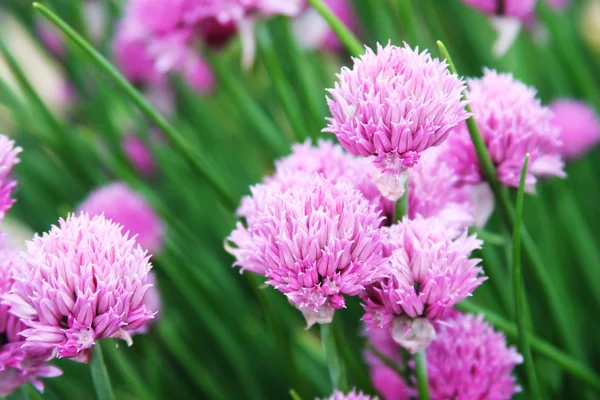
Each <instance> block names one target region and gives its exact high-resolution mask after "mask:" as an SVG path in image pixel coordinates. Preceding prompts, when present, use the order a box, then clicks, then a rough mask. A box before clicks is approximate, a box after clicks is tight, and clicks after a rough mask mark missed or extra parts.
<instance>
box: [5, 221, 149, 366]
mask: <svg viewBox="0 0 600 400" xmlns="http://www.w3.org/2000/svg"><path fill="white" fill-rule="evenodd" d="M121 231H122V228H121V227H120V226H119V225H117V224H116V223H113V222H111V221H109V220H107V219H105V218H104V217H103V216H96V217H93V218H90V217H88V215H87V214H81V215H80V216H78V217H75V216H73V215H71V216H69V217H68V218H67V220H66V221H65V220H62V219H61V220H60V221H59V226H54V227H52V229H51V230H50V232H48V233H45V234H44V235H43V236H41V237H40V236H35V237H34V238H33V239H32V240H31V241H30V242H28V243H27V251H26V252H25V253H24V255H23V258H24V262H23V263H19V264H18V265H17V266H16V267H15V268H14V275H13V276H14V283H13V285H12V288H11V290H10V292H9V294H8V295H6V296H5V297H4V304H5V305H8V306H10V312H11V313H12V314H14V315H15V316H17V317H18V318H20V319H21V320H22V321H23V323H24V324H25V325H27V327H28V328H27V329H25V330H24V331H23V332H22V333H21V335H23V336H24V337H25V338H26V342H25V344H24V345H23V346H24V348H25V349H27V348H34V349H48V350H52V351H54V352H55V354H56V355H57V356H58V357H64V358H72V359H74V360H76V361H79V362H88V361H89V360H90V356H91V350H92V347H93V345H94V344H95V342H96V340H99V339H104V338H108V337H118V338H121V339H124V340H125V341H127V343H128V344H131V343H132V340H131V335H130V333H131V332H134V331H136V330H138V329H139V328H140V327H141V326H143V325H144V324H146V323H147V322H148V321H149V320H150V319H152V317H153V315H154V313H155V310H148V309H147V308H146V306H145V297H146V293H147V292H148V290H149V289H150V287H151V286H152V285H151V283H150V281H149V277H148V272H149V271H150V268H151V267H152V266H151V265H150V263H149V261H148V260H149V256H147V255H146V252H145V251H144V250H142V248H141V247H140V246H139V245H138V244H136V242H135V241H134V240H133V239H130V238H128V237H127V235H123V233H122V232H121Z"/></svg>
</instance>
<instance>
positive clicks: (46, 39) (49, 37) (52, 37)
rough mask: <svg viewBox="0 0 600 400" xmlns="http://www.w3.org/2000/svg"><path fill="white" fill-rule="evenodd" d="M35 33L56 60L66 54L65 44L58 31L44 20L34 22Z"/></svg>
mask: <svg viewBox="0 0 600 400" xmlns="http://www.w3.org/2000/svg"><path fill="white" fill-rule="evenodd" d="M35 31H36V33H37V35H38V37H39V38H40V41H41V42H42V44H43V45H44V47H46V49H48V51H49V52H50V53H51V54H52V55H54V56H55V57H57V58H63V57H64V56H65V53H66V48H65V42H64V40H63V37H62V34H61V32H60V30H59V29H58V28H56V27H54V25H51V24H50V23H49V22H47V21H46V20H44V19H40V20H39V21H36V22H35Z"/></svg>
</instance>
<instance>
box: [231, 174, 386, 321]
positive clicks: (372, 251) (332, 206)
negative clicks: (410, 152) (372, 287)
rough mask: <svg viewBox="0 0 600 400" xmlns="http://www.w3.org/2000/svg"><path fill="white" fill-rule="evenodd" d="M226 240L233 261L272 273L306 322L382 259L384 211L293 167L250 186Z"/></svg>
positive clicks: (372, 274) (374, 273)
mask: <svg viewBox="0 0 600 400" xmlns="http://www.w3.org/2000/svg"><path fill="white" fill-rule="evenodd" d="M251 191H252V196H250V197H246V198H245V199H244V200H243V202H242V205H241V206H240V209H239V210H238V214H239V215H240V216H241V217H244V218H245V220H246V226H244V225H243V224H242V223H241V222H238V224H237V227H236V229H235V230H234V231H233V232H232V233H231V235H230V236H229V238H228V239H227V241H228V243H227V244H226V248H227V250H228V251H229V252H230V253H231V254H233V255H234V256H235V258H236V262H235V264H234V265H235V266H239V267H241V268H242V270H249V271H252V272H254V273H256V274H259V275H263V276H266V277H267V278H269V281H268V284H270V285H272V286H273V287H275V289H277V290H279V291H280V292H282V293H284V294H285V295H286V296H287V298H288V299H289V301H290V302H291V303H292V304H293V305H294V306H296V307H297V308H298V309H300V310H301V311H302V312H303V313H304V315H305V317H306V319H307V322H308V324H309V326H310V325H312V324H313V323H315V322H318V323H328V322H331V320H332V318H333V313H334V310H335V309H339V308H344V307H345V301H344V297H343V295H344V294H346V295H349V296H356V295H358V294H359V293H360V292H361V291H363V290H364V287H365V285H367V284H369V283H371V282H372V281H373V280H374V279H375V278H377V277H378V269H379V266H380V265H381V263H382V262H383V258H382V245H381V235H382V234H381V232H380V230H379V226H380V224H381V217H380V215H379V213H378V212H377V211H376V210H375V206H374V205H372V204H370V203H369V202H368V201H367V200H366V199H365V198H364V197H363V196H362V195H361V194H360V192H359V191H358V190H356V189H355V188H354V187H353V186H352V185H350V184H348V183H347V182H334V181H333V180H332V179H326V178H324V177H323V176H322V175H320V174H317V173H303V172H290V173H289V174H288V176H287V178H285V179H284V178H283V177H279V179H278V180H273V181H271V182H269V183H266V184H259V185H256V186H254V187H252V188H251ZM233 246H235V247H233Z"/></svg>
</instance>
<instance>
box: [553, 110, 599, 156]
mask: <svg viewBox="0 0 600 400" xmlns="http://www.w3.org/2000/svg"><path fill="white" fill-rule="evenodd" d="M550 110H552V112H553V113H554V117H553V118H552V124H553V125H554V126H555V127H557V128H558V129H559V130H560V134H559V138H560V140H561V142H562V148H561V153H562V155H563V157H564V158H565V159H567V160H574V159H577V158H579V157H581V156H583V155H584V154H585V153H586V152H587V151H588V150H590V149H591V148H592V147H594V146H595V145H597V144H598V143H599V142H600V118H599V117H598V114H596V111H595V110H594V109H593V108H592V107H591V106H590V105H588V104H586V103H583V102H580V101H576V100H569V99H560V100H556V101H554V102H553V103H552V104H550Z"/></svg>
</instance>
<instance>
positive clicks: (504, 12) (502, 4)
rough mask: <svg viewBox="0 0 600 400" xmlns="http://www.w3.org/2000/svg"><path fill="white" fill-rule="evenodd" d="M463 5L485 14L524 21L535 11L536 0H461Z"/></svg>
mask: <svg viewBox="0 0 600 400" xmlns="http://www.w3.org/2000/svg"><path fill="white" fill-rule="evenodd" d="M463 3H465V4H467V5H469V6H471V7H473V8H476V9H478V10H479V11H481V12H484V13H486V14H491V15H499V16H505V17H513V18H519V19H524V18H526V17H528V16H529V15H531V13H533V11H534V10H535V3H536V0H463Z"/></svg>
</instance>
